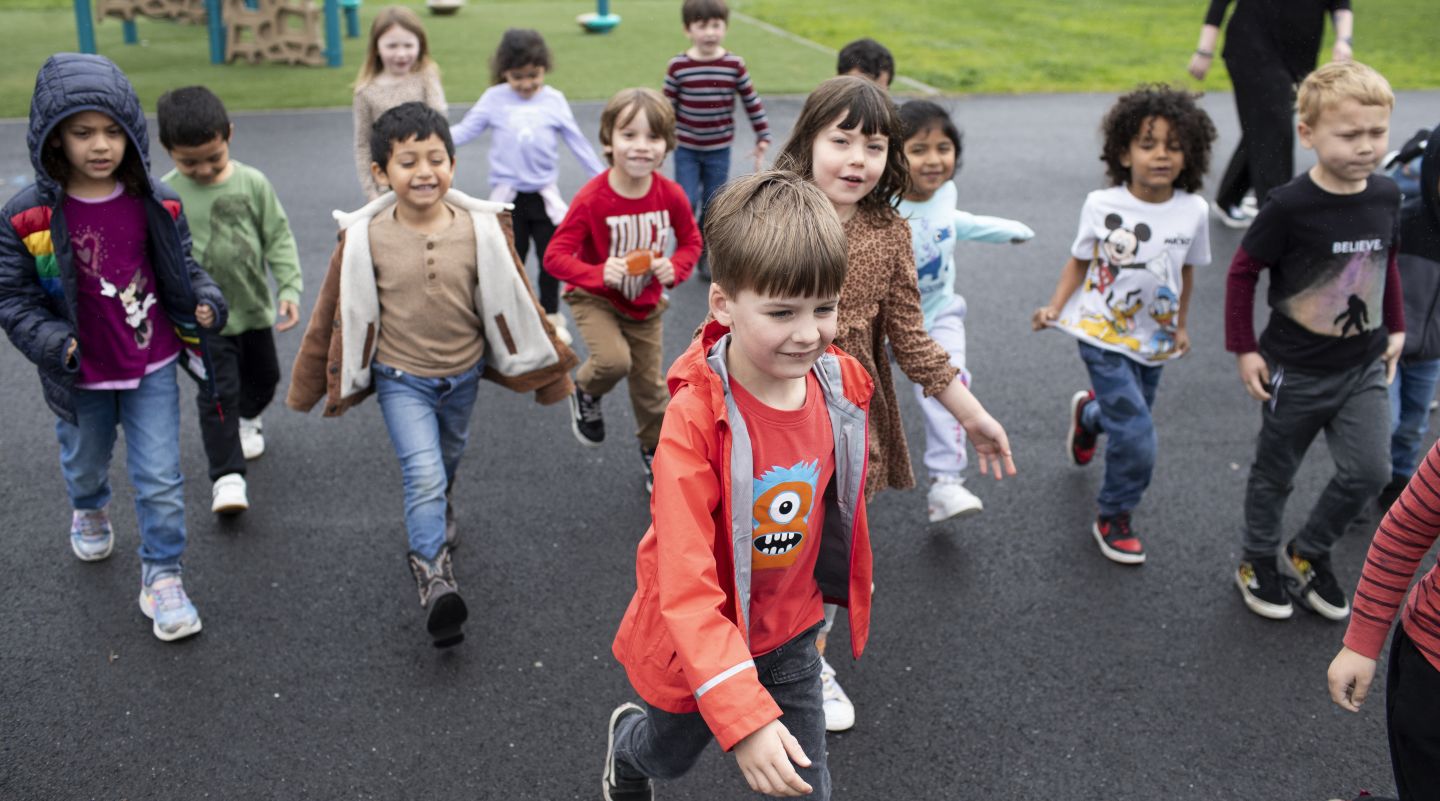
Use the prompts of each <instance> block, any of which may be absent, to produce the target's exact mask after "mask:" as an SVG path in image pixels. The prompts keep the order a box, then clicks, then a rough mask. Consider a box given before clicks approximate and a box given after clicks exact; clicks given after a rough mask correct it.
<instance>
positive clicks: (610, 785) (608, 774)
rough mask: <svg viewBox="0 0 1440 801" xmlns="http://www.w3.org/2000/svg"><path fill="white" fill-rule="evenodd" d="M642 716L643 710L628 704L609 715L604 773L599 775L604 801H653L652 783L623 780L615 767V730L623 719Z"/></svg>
mask: <svg viewBox="0 0 1440 801" xmlns="http://www.w3.org/2000/svg"><path fill="white" fill-rule="evenodd" d="M643 714H645V710H643V709H641V708H640V707H638V706H636V705H634V704H629V703H626V704H621V705H620V706H617V707H615V711H614V712H611V713H610V728H609V730H608V733H607V736H606V741H605V771H604V773H602V774H601V775H600V791H601V793H602V795H603V797H604V799H605V801H654V798H655V783H654V782H652V781H650V779H648V778H640V779H629V778H623V777H621V776H620V772H619V771H618V770H617V769H616V767H615V730H616V729H618V728H619V727H620V721H622V720H624V719H625V718H628V717H633V716H635V715H643Z"/></svg>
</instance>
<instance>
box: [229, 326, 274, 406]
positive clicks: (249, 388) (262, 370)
mask: <svg viewBox="0 0 1440 801" xmlns="http://www.w3.org/2000/svg"><path fill="white" fill-rule="evenodd" d="M234 339H237V340H239V344H240V402H239V406H238V408H239V411H240V416H241V417H246V418H251V417H259V416H260V414H261V413H262V412H264V411H265V407H267V406H269V405H270V401H272V400H274V399H275V388H276V387H277V386H279V385H280V360H279V357H277V356H276V354H275V334H274V333H273V332H272V330H271V329H269V328H261V329H258V330H256V331H246V332H245V333H243V334H240V335H238V336H236V337H234Z"/></svg>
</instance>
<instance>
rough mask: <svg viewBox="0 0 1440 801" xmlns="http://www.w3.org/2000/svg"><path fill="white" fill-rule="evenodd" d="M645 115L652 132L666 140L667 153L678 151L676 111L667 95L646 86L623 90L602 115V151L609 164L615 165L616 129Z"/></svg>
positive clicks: (609, 102) (606, 106)
mask: <svg viewBox="0 0 1440 801" xmlns="http://www.w3.org/2000/svg"><path fill="white" fill-rule="evenodd" d="M636 114H644V115H645V122H646V124H648V125H649V126H650V132H651V133H653V134H655V135H656V136H658V137H660V138H661V139H664V140H665V153H666V154H667V155H668V154H669V153H670V152H671V151H672V150H674V149H675V109H674V107H673V106H671V105H670V101H669V100H666V99H665V95H662V94H660V93H659V92H657V91H655V90H654V89H651V88H649V87H645V86H637V87H635V88H633V89H621V90H620V91H618V92H616V93H615V94H614V96H612V97H611V98H610V100H609V101H608V102H607V103H606V104H605V110H604V111H601V112H600V148H601V149H602V150H604V151H605V161H606V162H607V163H609V164H610V165H611V166H614V164H615V155H614V154H613V153H611V152H610V146H611V144H612V143H613V142H614V141H615V129H616V128H623V127H625V126H626V125H629V124H630V121H631V120H633V119H635V115H636Z"/></svg>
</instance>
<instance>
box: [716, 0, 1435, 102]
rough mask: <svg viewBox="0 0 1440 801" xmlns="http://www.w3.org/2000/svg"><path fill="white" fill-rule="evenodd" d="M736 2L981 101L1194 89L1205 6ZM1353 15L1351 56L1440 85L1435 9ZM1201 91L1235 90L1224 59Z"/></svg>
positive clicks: (1384, 5) (1406, 84) (1391, 73)
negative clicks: (872, 50) (871, 50)
mask: <svg viewBox="0 0 1440 801" xmlns="http://www.w3.org/2000/svg"><path fill="white" fill-rule="evenodd" d="M731 2H732V4H733V5H732V8H735V9H737V10H740V11H743V12H745V13H746V14H750V15H752V16H755V17H758V18H761V19H764V20H765V21H766V22H769V23H771V24H772V25H777V26H779V27H781V28H785V29H787V30H790V31H794V32H796V33H799V34H801V35H803V36H805V37H806V38H809V39H813V40H815V41H817V42H820V43H821V44H825V45H828V46H830V47H832V48H836V49H838V48H840V47H842V46H844V45H845V43H846V42H849V41H852V40H854V39H858V38H860V37H862V36H872V37H874V38H876V39H878V40H880V41H881V42H882V43H884V44H885V45H886V46H887V47H889V48H890V50H891V52H893V53H894V54H895V61H896V68H897V71H898V72H899V73H900V74H901V75H908V76H910V77H912V78H915V79H917V80H919V81H922V82H924V83H927V84H930V85H931V86H934V87H936V88H938V89H941V90H942V91H945V92H984V93H1007V92H1077V91H1117V90H1123V89H1128V88H1129V87H1131V86H1134V85H1135V84H1136V83H1137V82H1141V81H1167V82H1170V83H1174V84H1178V85H1182V86H1191V85H1193V86H1196V87H1198V86H1199V84H1198V83H1197V82H1196V81H1195V80H1194V79H1192V78H1191V77H1190V76H1189V75H1188V74H1187V73H1186V72H1185V66H1186V64H1187V63H1188V62H1189V59H1190V54H1191V52H1192V51H1193V50H1194V48H1195V42H1196V39H1197V38H1198V36H1199V34H1200V24H1201V22H1202V21H1203V18H1204V16H1205V8H1206V6H1207V3H1205V2H1203V0H1123V2H1116V1H1115V0H1105V1H1103V2H1102V0H998V2H997V1H995V0H989V1H984V0H898V1H897V0H887V1H886V2H884V3H877V2H874V0H731ZM1282 2H1291V0H1282ZM1355 6H1356V8H1357V11H1356V15H1355V57H1356V58H1358V59H1359V60H1361V61H1364V62H1366V63H1367V64H1370V65H1371V66H1373V67H1375V68H1376V69H1378V70H1380V71H1381V72H1382V73H1384V74H1385V76H1386V77H1388V78H1389V79H1390V82H1391V83H1392V84H1393V85H1394V86H1395V88H1397V89H1421V88H1433V87H1437V86H1440V58H1437V56H1436V54H1435V35H1436V32H1437V31H1440V2H1436V0H1377V2H1369V3H1356V4H1355ZM882 9H883V10H882ZM1232 10H1233V6H1232ZM882 14H883V16H881V15H882ZM1327 28H1328V26H1327ZM1328 37H1329V34H1328V31H1327V39H1326V43H1325V45H1324V46H1323V47H1324V49H1323V50H1322V54H1328V52H1329V47H1330V44H1329V43H1330V39H1329V38H1328ZM1222 41H1223V39H1222ZM1326 57H1328V56H1326ZM1205 85H1206V86H1207V87H1208V88H1210V89H1228V88H1229V81H1228V79H1227V76H1226V75H1225V69H1224V66H1223V62H1222V61H1221V60H1220V59H1218V58H1217V59H1216V68H1215V70H1213V71H1212V73H1211V75H1210V77H1209V78H1208V79H1207V80H1206V82H1205Z"/></svg>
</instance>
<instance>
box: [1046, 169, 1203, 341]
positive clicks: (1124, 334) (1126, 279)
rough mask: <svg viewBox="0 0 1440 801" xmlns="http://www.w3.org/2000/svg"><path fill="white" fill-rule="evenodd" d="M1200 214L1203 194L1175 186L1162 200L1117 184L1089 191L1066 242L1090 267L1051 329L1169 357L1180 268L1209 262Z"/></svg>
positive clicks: (1176, 312) (1176, 309) (1178, 295)
mask: <svg viewBox="0 0 1440 801" xmlns="http://www.w3.org/2000/svg"><path fill="white" fill-rule="evenodd" d="M1207 212H1208V209H1207V207H1206V204H1205V199H1204V198H1201V197H1199V196H1197V195H1192V194H1190V193H1189V192H1185V191H1182V190H1179V189H1176V190H1175V195H1174V196H1173V197H1171V198H1170V199H1169V200H1167V201H1165V202H1164V203H1147V202H1145V201H1143V200H1140V199H1139V198H1137V197H1135V196H1134V195H1132V194H1130V190H1129V189H1127V188H1126V187H1124V186H1113V187H1111V188H1109V189H1099V190H1096V191H1094V192H1091V193H1090V194H1089V195H1088V196H1087V197H1086V198H1085V207H1084V208H1082V209H1081V210H1080V231H1079V233H1077V234H1076V235H1075V244H1073V245H1071V246H1070V255H1072V256H1074V257H1075V258H1077V259H1082V260H1089V261H1090V267H1089V268H1088V269H1087V270H1086V271H1085V281H1084V283H1082V284H1081V285H1080V288H1079V289H1077V290H1075V294H1074V295H1071V296H1070V299H1069V300H1068V301H1066V303H1065V307H1064V308H1063V309H1061V310H1060V317H1059V319H1057V320H1056V321H1055V323H1054V325H1055V327H1057V328H1059V329H1060V330H1062V331H1065V332H1066V333H1068V334H1070V335H1071V336H1074V337H1076V338H1078V339H1080V340H1083V341H1085V342H1088V343H1090V344H1091V345H1094V346H1096V347H1098V348H1105V349H1106V350H1113V351H1116V352H1117V353H1123V354H1124V355H1126V356H1129V357H1130V358H1132V359H1134V360H1136V361H1138V362H1142V363H1144V364H1151V365H1154V364H1161V363H1163V362H1165V360H1167V359H1169V358H1171V357H1172V356H1174V355H1175V328H1176V325H1175V324H1176V322H1177V317H1178V315H1179V313H1180V286H1181V285H1180V268H1181V266H1183V265H1186V264H1189V265H1193V266H1196V267H1201V266H1204V265H1206V264H1209V263H1210V228H1209V224H1208V220H1207V218H1206V214H1207Z"/></svg>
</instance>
